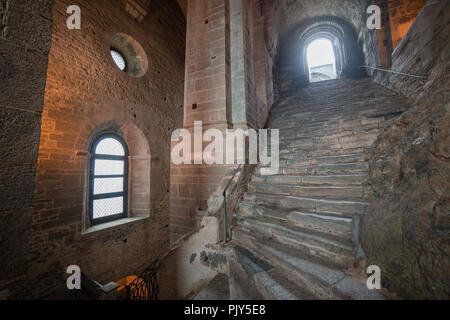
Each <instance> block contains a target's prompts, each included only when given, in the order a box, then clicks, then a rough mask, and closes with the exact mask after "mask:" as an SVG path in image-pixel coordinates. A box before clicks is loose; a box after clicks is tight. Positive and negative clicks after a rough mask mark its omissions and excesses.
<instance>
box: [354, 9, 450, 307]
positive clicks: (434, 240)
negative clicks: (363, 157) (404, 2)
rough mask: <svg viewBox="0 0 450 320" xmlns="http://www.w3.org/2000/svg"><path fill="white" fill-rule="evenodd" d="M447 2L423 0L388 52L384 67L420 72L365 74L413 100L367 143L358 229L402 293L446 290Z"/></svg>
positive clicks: (428, 294) (435, 294)
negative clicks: (366, 189) (367, 195)
mask: <svg viewBox="0 0 450 320" xmlns="http://www.w3.org/2000/svg"><path fill="white" fill-rule="evenodd" d="M449 6H450V3H449V2H448V1H432V2H430V3H429V4H428V5H427V6H425V7H424V8H423V10H422V11H421V13H420V14H419V15H418V17H417V18H416V20H415V22H414V24H413V25H412V26H411V27H410V29H409V31H408V33H407V34H406V36H405V37H404V38H403V39H402V41H401V42H400V43H399V45H398V46H397V48H396V49H395V51H394V52H393V55H392V68H391V69H392V70H395V71H400V72H405V73H411V74H416V75H424V76H427V79H426V80H420V79H416V78H410V77H405V76H401V75H395V74H390V73H382V72H376V73H374V74H373V79H374V81H375V82H377V83H380V84H382V85H384V86H386V87H388V88H390V89H392V90H394V91H396V92H399V93H401V94H403V95H405V96H407V97H410V98H412V99H413V100H414V103H413V105H412V106H411V108H410V109H409V110H408V111H407V112H405V113H404V114H403V115H402V116H401V117H400V118H399V119H398V120H397V121H396V122H395V124H394V125H393V126H392V127H390V128H388V129H387V130H386V131H385V132H384V133H383V134H381V135H380V137H379V138H378V140H377V142H376V143H375V145H374V146H373V149H372V150H371V166H370V178H369V184H370V185H371V189H372V191H371V193H372V196H373V197H374V200H373V201H372V203H371V205H370V207H369V209H368V211H367V214H366V215H365V216H364V217H363V218H362V221H361V232H360V238H361V239H360V240H361V243H362V245H363V248H364V250H365V253H366V255H367V259H368V263H369V264H375V265H378V266H380V267H381V270H382V282H383V286H385V287H387V288H388V289H390V290H391V291H394V292H395V293H397V294H399V295H400V296H402V297H404V298H414V299H418V298H419V299H421V298H426V299H448V298H449V297H450V290H449V288H450V282H449V279H450V277H449V270H450V259H449V257H450V238H449V234H450V216H449V203H450V193H449V181H450V150H449V124H450V115H449V85H448V84H449V73H448V70H449V61H450V60H449V57H450V56H449V55H450V50H449V43H450V39H449V38H450V23H449V22H450V8H449Z"/></svg>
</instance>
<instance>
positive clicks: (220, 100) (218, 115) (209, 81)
mask: <svg viewBox="0 0 450 320" xmlns="http://www.w3.org/2000/svg"><path fill="white" fill-rule="evenodd" d="M228 10H229V9H228V1H227V0H208V1H207V0H190V1H189V2H188V13H187V39H186V41H187V43H186V76H185V77H186V78H185V106H184V127H185V128H187V129H192V128H193V126H194V121H203V127H204V128H205V127H208V126H214V127H215V128H218V127H220V129H226V128H228V127H229V125H230V123H231V110H230V103H231V101H230V90H229V86H230V78H229V75H230V72H229V70H230V56H229V52H230V43H229V38H230V37H229V32H230V30H229V28H230V25H229V12H228Z"/></svg>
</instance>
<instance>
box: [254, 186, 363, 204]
mask: <svg viewBox="0 0 450 320" xmlns="http://www.w3.org/2000/svg"><path fill="white" fill-rule="evenodd" d="M248 190H249V191H250V192H261V193H269V192H270V193H271V194H278V195H291V196H303V197H317V198H320V199H340V200H355V201H358V200H361V199H362V197H363V195H364V188H363V187H362V186H297V185H292V184H274V183H262V182H251V183H250V184H249V189H248Z"/></svg>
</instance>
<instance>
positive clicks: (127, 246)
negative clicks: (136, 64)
mask: <svg viewBox="0 0 450 320" xmlns="http://www.w3.org/2000/svg"><path fill="white" fill-rule="evenodd" d="M72 4H73V3H72V2H71V1H66V0H58V1H55V5H54V9H53V17H54V24H53V31H52V47H51V51H50V55H49V67H48V72H47V83H46V89H45V100H44V108H43V113H42V125H41V136H40V146H39V156H38V162H37V174H36V187H35V192H34V193H35V196H34V202H33V212H32V214H31V215H30V225H29V226H28V230H27V231H28V233H29V235H30V238H29V243H27V245H28V250H27V252H25V253H27V255H26V261H23V262H24V265H25V266H26V272H25V270H24V273H25V278H26V282H23V283H21V285H23V286H25V287H24V288H23V290H22V292H20V293H16V294H13V295H11V296H10V297H12V298H64V297H65V293H66V291H67V290H65V279H66V273H65V271H66V268H67V267H68V266H69V265H73V264H75V265H79V266H80V267H81V270H82V271H83V272H84V273H86V274H87V275H88V276H89V277H91V278H93V279H95V280H96V281H98V282H100V283H107V282H110V281H117V280H119V279H121V278H123V277H125V276H128V275H133V274H137V273H139V272H140V271H142V270H143V269H144V268H145V267H146V266H148V265H149V264H150V262H151V261H152V260H153V259H154V258H157V257H160V256H161V255H162V254H163V253H165V252H166V251H167V250H168V249H169V246H170V232H169V216H170V214H169V192H170V135H171V132H172V130H174V129H175V128H179V127H180V126H181V125H182V117H183V112H182V104H183V87H184V57H185V56H184V53H185V18H184V16H183V13H182V11H181V10H180V9H179V7H178V5H177V3H176V1H161V2H152V3H151V4H150V8H149V11H148V15H147V16H146V17H145V19H144V20H143V21H142V22H141V21H139V20H138V21H136V20H135V19H134V17H133V16H132V15H131V14H130V13H127V11H126V10H124V7H123V2H122V1H119V0H117V1H106V0H89V1H83V2H81V3H79V6H80V9H81V30H69V29H68V28H67V26H66V20H67V18H68V14H67V13H66V10H67V7H68V6H69V5H72ZM117 33H125V34H128V35H130V36H131V37H132V38H134V39H135V40H136V41H137V42H138V43H140V45H141V46H142V47H143V49H144V51H145V52H146V55H147V57H148V64H149V68H148V71H147V73H146V74H145V75H144V76H142V77H140V78H135V77H132V76H130V75H128V74H126V73H125V72H122V71H121V70H119V69H118V68H117V67H116V65H115V64H114V62H113V60H112V58H111V56H110V44H111V39H112V37H113V36H114V35H115V34H117ZM40 77H43V76H42V75H40ZM10 92H17V91H15V90H11V91H10ZM25 96H26V95H25ZM18 101H20V99H18ZM102 128H103V129H105V130H108V131H114V132H119V133H121V134H122V135H123V136H124V138H125V140H126V142H127V144H128V147H129V148H130V154H131V158H130V162H131V163H132V165H133V168H132V175H131V179H132V183H131V184H130V188H131V189H130V192H131V195H132V197H133V198H132V199H131V202H130V203H131V206H130V208H131V210H132V213H131V217H135V218H141V219H134V220H129V221H128V223H123V224H118V223H116V224H114V223H113V224H110V225H105V226H100V227H96V228H89V225H86V217H87V210H86V185H87V180H86V176H87V162H88V154H89V150H88V146H89V141H90V139H92V135H93V133H94V132H95V131H96V130H100V129H102ZM22 131H23V130H22ZM37 142H38V141H36V143H35V144H34V146H37ZM148 168H149V170H151V171H150V172H149V173H147V174H145V175H144V174H143V173H145V172H146V170H147V169H148ZM139 176H141V179H139ZM148 181H150V182H149V183H150V186H149V189H148V188H147V186H146V184H147V183H148ZM10 222H14V221H12V220H11V221H10ZM2 225H3V223H2ZM19 225H20V224H19Z"/></svg>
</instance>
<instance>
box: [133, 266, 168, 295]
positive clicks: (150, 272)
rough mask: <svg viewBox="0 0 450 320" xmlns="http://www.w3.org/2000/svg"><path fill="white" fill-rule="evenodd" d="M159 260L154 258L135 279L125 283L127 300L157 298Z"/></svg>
mask: <svg viewBox="0 0 450 320" xmlns="http://www.w3.org/2000/svg"><path fill="white" fill-rule="evenodd" d="M160 265H161V263H160V261H159V260H155V261H154V262H152V264H151V265H150V266H148V267H147V268H146V269H145V270H144V271H143V272H142V273H141V274H140V275H138V276H137V277H136V279H135V280H134V281H133V282H131V283H129V284H127V285H126V290H127V300H158V294H159V285H158V278H157V275H158V271H159V268H160Z"/></svg>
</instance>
